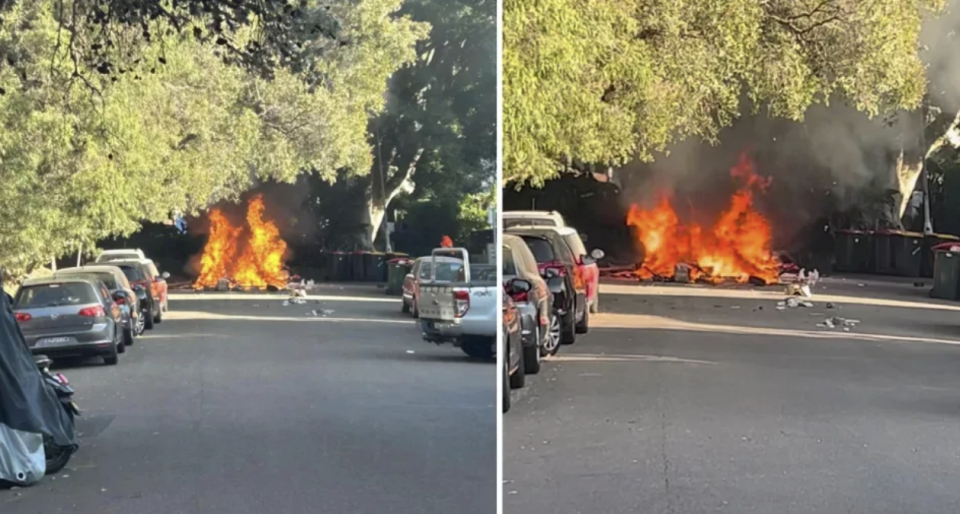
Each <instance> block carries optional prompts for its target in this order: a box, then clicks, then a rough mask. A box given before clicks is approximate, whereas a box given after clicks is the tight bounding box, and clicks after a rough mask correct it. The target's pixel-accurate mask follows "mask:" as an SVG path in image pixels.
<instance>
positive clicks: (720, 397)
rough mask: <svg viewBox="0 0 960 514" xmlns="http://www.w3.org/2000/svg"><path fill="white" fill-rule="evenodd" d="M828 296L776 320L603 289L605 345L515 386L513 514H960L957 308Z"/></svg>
mask: <svg viewBox="0 0 960 514" xmlns="http://www.w3.org/2000/svg"><path fill="white" fill-rule="evenodd" d="M817 289H818V290H817V294H816V296H815V297H814V298H812V300H813V302H814V307H811V308H803V307H800V308H797V309H785V310H783V311H778V310H777V309H776V301H777V300H779V299H782V296H781V295H780V293H778V292H756V291H752V290H740V289H734V290H715V289H711V288H695V287H682V286H675V287H666V286H663V287H640V286H634V285H624V286H611V285H604V287H603V288H602V291H603V294H604V296H603V298H602V305H603V308H604V309H605V310H606V311H607V312H606V313H605V314H602V315H600V316H598V317H596V318H595V319H594V320H593V329H592V330H591V332H590V334H588V335H586V336H581V338H580V339H579V340H578V342H577V343H576V344H575V345H574V346H567V347H563V348H562V350H561V353H560V355H559V356H558V358H557V359H555V360H553V361H552V362H549V363H545V364H544V368H543V370H542V371H541V373H540V374H539V375H537V376H535V377H528V382H527V384H528V387H527V388H525V389H523V390H520V391H518V392H515V393H514V402H515V403H514V405H513V409H512V410H511V412H510V413H508V414H507V415H506V416H505V418H504V482H503V484H502V487H503V490H504V512H505V513H509V514H515V513H516V514H528V513H529V514H533V513H541V512H555V513H563V514H567V513H587V514H607V513H644V514H654V513H682V514H696V513H708V512H709V513H715V512H726V513H731V514H748V513H758V514H761V513H762V514H770V513H776V514H794V513H823V514H837V513H863V514H884V513H889V514H903V513H911V514H920V513H931V514H933V513H944V512H960V488H958V487H957V484H958V483H960V304H956V303H953V304H951V303H947V302H934V301H931V300H929V299H928V298H925V296H924V294H925V290H922V289H920V288H914V287H913V286H912V284H902V283H901V284H891V283H870V282H864V281H860V280H857V279H853V280H847V281H839V280H828V281H825V282H824V283H823V284H821V285H820V286H819V287H818V288H817ZM828 302H830V303H831V305H832V307H833V308H832V309H828V308H826V304H827V303H828ZM825 317H844V318H848V319H856V320H859V321H860V323H859V324H856V326H854V327H847V328H849V329H850V331H849V332H846V331H844V330H843V329H842V328H836V329H829V328H823V327H818V326H817V324H818V323H822V322H823V319H824V318H825ZM842 326H843V325H842V323H841V324H840V327H842Z"/></svg>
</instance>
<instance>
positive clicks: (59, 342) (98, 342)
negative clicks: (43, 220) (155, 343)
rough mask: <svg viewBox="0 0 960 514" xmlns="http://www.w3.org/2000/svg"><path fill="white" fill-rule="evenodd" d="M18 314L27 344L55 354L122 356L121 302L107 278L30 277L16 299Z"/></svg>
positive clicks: (109, 362) (110, 360)
mask: <svg viewBox="0 0 960 514" xmlns="http://www.w3.org/2000/svg"><path fill="white" fill-rule="evenodd" d="M13 308H14V314H15V316H16V318H17V323H18V324H19V325H20V330H21V331H23V336H24V339H26V342H27V346H29V347H30V350H31V351H32V352H33V353H34V354H43V355H47V356H48V357H50V358H52V359H57V358H64V357H103V362H104V363H105V364H107V365H114V364H116V363H117V362H118V361H119V355H118V354H119V353H123V351H124V350H125V349H126V347H125V346H124V343H123V321H122V314H121V312H120V307H119V306H118V305H117V304H116V302H114V301H113V299H112V298H111V296H110V293H109V291H108V290H107V287H106V286H105V285H103V282H101V281H99V280H96V279H94V278H90V277H75V278H74V277H60V278H54V277H50V278H36V279H30V280H27V281H25V282H24V283H23V285H21V286H20V289H19V291H17V296H16V298H15V299H14V306H13Z"/></svg>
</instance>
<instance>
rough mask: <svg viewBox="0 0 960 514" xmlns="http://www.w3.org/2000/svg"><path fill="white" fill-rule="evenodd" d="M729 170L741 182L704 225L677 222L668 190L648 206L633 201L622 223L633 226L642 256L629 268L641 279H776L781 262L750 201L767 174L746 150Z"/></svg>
mask: <svg viewBox="0 0 960 514" xmlns="http://www.w3.org/2000/svg"><path fill="white" fill-rule="evenodd" d="M730 176H731V177H732V178H733V179H735V180H737V181H739V183H740V188H739V189H738V190H737V191H736V192H735V193H734V194H733V196H732V197H731V198H730V204H729V206H728V207H727V209H726V210H725V211H724V212H722V213H721V214H720V216H719V217H718V218H717V219H716V221H715V222H714V223H713V225H712V226H709V227H704V226H701V225H700V224H697V223H687V224H684V223H682V222H681V221H680V217H679V216H678V215H677V212H676V210H674V207H673V204H672V202H671V199H670V197H669V196H667V195H662V196H661V197H660V200H659V202H658V203H657V205H656V206H655V207H653V208H652V209H648V210H645V209H643V208H641V207H640V206H639V205H637V204H634V205H632V206H631V207H630V211H629V212H628V214H627V224H628V225H630V226H631V227H633V228H634V229H635V232H636V234H637V237H638V239H639V243H641V244H642V245H643V248H644V253H645V259H644V262H643V264H642V265H641V266H638V267H637V269H636V270H633V271H631V272H629V273H631V274H632V275H633V276H635V277H637V278H639V279H640V280H677V281H683V282H708V283H720V282H725V281H732V282H738V283H746V282H751V283H756V284H772V283H776V282H777V281H778V280H779V275H780V272H781V263H780V259H778V258H777V256H776V255H775V254H774V252H773V250H772V249H771V228H770V223H769V222H768V221H767V219H766V218H765V217H764V216H763V215H762V214H760V213H759V212H757V210H756V209H755V208H754V204H753V199H754V194H755V192H760V193H763V192H765V191H766V190H767V188H768V187H769V186H770V182H771V179H769V178H765V177H761V176H758V175H757V174H756V173H755V172H754V165H753V162H752V161H751V160H750V159H749V157H747V156H746V155H741V157H740V160H739V162H738V163H737V164H736V166H734V167H733V169H731V170H730ZM618 275H622V274H618Z"/></svg>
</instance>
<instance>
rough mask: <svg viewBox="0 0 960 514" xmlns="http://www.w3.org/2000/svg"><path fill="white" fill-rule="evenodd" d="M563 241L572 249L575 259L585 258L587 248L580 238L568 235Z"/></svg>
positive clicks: (575, 235)
mask: <svg viewBox="0 0 960 514" xmlns="http://www.w3.org/2000/svg"><path fill="white" fill-rule="evenodd" d="M563 240H564V241H566V242H567V245H568V246H569V247H570V250H571V251H572V252H573V255H574V256H575V257H578V258H579V257H583V256H584V255H587V248H586V247H585V246H583V241H582V240H581V239H580V236H579V235H577V234H567V235H565V236H563Z"/></svg>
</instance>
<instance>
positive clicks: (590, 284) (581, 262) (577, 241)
mask: <svg viewBox="0 0 960 514" xmlns="http://www.w3.org/2000/svg"><path fill="white" fill-rule="evenodd" d="M557 232H558V233H559V234H560V236H561V237H563V240H564V241H565V242H566V243H567V246H569V247H570V251H572V252H573V258H574V262H575V263H576V265H577V267H578V268H579V269H580V274H581V276H583V281H584V285H585V287H586V290H587V305H588V306H589V307H590V312H593V313H596V312H600V267H599V266H597V261H599V260H600V259H602V258H603V250H600V249H599V248H594V249H593V251H592V252H590V254H587V248H586V247H585V246H584V245H583V240H582V239H581V238H580V234H578V233H577V231H576V230H574V229H572V228H570V227H561V228H558V229H557Z"/></svg>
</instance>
